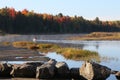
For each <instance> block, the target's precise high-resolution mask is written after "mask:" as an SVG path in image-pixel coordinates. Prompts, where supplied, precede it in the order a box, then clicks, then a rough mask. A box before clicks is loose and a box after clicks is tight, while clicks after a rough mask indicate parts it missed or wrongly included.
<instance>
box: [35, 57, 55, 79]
mask: <svg viewBox="0 0 120 80" xmlns="http://www.w3.org/2000/svg"><path fill="white" fill-rule="evenodd" d="M56 63H57V62H56V60H54V59H51V60H50V61H48V62H47V63H45V64H43V65H41V66H39V67H37V70H36V78H39V79H50V78H53V77H54V75H55V64H56Z"/></svg>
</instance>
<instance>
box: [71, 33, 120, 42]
mask: <svg viewBox="0 0 120 80" xmlns="http://www.w3.org/2000/svg"><path fill="white" fill-rule="evenodd" d="M69 39H72V40H120V33H119V32H93V33H91V34H87V35H84V36H80V37H71V38H69Z"/></svg>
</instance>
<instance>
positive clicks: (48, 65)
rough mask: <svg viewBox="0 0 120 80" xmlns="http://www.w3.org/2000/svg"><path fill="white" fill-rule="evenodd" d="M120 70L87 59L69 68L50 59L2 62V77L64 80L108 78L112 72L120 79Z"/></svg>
mask: <svg viewBox="0 0 120 80" xmlns="http://www.w3.org/2000/svg"><path fill="white" fill-rule="evenodd" d="M119 73H120V72H119V71H114V70H111V69H110V68H108V67H106V66H103V65H100V64H98V63H94V62H89V61H86V62H85V63H83V65H82V66H81V67H79V68H69V67H68V65H67V64H66V63H65V62H57V61H56V60H54V59H50V60H49V61H48V62H27V63H23V64H8V63H0V77H8V78H36V79H54V80H55V79H57V80H58V79H62V80H63V79H64V80H106V79H107V78H108V77H109V76H110V75H111V74H112V75H115V76H116V78H117V79H118V80H119V79H120V74H119Z"/></svg>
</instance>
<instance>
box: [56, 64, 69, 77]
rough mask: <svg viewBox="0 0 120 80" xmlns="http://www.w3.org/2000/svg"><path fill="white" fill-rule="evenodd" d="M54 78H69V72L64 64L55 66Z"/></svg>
mask: <svg viewBox="0 0 120 80" xmlns="http://www.w3.org/2000/svg"><path fill="white" fill-rule="evenodd" d="M55 67H56V77H58V78H63V79H64V78H70V75H69V73H70V70H69V67H68V65H67V64H66V63H65V62H57V63H56V65H55Z"/></svg>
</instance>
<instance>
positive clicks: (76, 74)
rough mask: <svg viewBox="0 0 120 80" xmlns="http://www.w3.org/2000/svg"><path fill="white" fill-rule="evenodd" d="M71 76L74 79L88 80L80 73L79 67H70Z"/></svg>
mask: <svg viewBox="0 0 120 80" xmlns="http://www.w3.org/2000/svg"><path fill="white" fill-rule="evenodd" d="M70 76H71V78H72V79H73V80H87V79H85V78H83V77H82V76H81V75H79V68H71V69H70Z"/></svg>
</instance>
